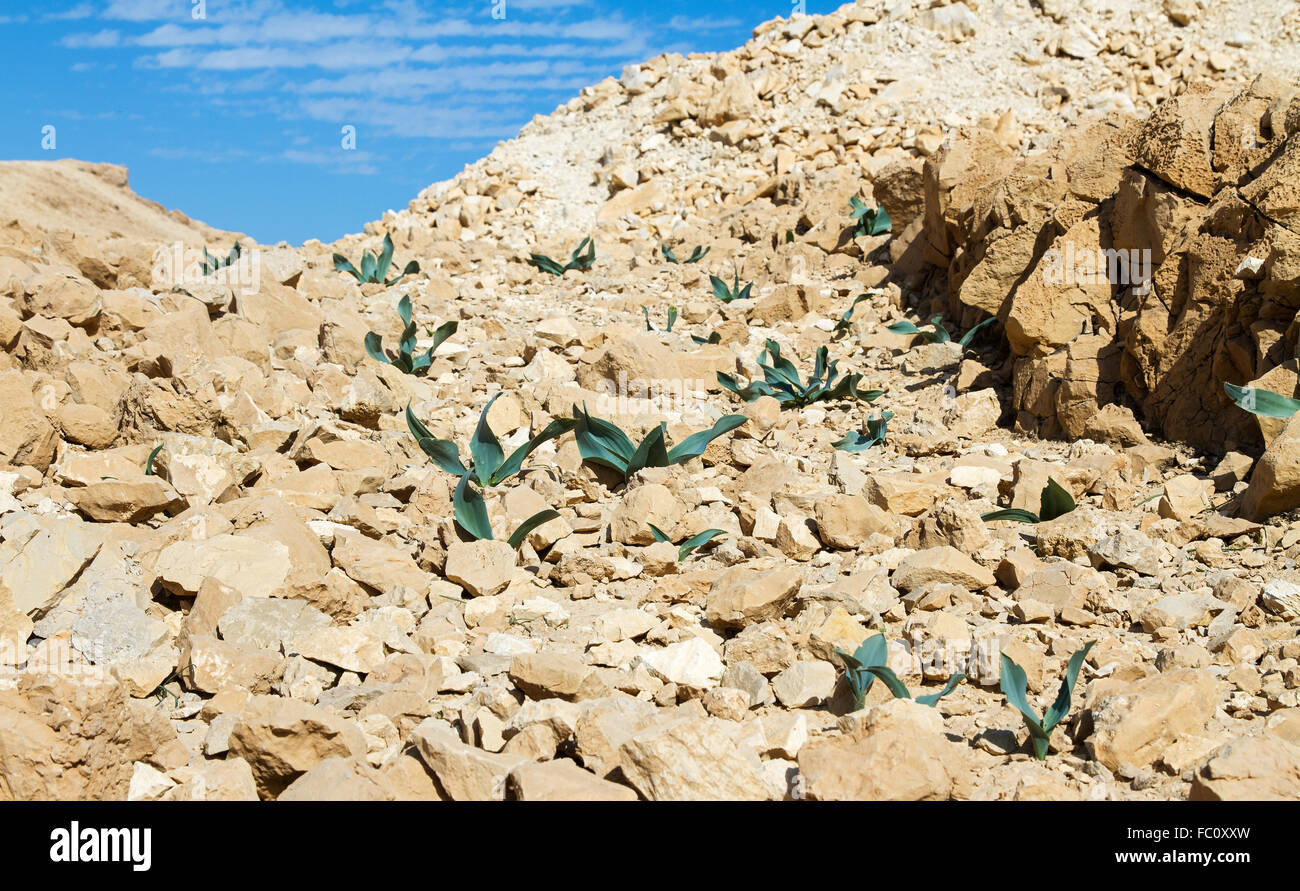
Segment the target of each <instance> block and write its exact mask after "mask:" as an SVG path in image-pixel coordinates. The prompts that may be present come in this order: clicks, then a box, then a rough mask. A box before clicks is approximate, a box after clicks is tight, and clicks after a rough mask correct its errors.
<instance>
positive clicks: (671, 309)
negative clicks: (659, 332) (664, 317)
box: [641, 306, 677, 331]
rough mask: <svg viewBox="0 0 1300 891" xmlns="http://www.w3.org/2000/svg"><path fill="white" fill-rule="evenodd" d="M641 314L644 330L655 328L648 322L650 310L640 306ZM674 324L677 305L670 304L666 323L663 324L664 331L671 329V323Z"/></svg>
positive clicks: (675, 322)
mask: <svg viewBox="0 0 1300 891" xmlns="http://www.w3.org/2000/svg"><path fill="white" fill-rule="evenodd" d="M641 314H642V315H643V316H645V330H647V331H653V330H655V326H654V325H652V324H650V310H648V309H646V308H645V307H644V306H643V307H641ZM675 324H677V307H675V306H670V307H668V324H667V325H665V326H664V330H665V331H671V330H673V325H675Z"/></svg>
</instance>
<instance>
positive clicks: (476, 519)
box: [451, 471, 560, 550]
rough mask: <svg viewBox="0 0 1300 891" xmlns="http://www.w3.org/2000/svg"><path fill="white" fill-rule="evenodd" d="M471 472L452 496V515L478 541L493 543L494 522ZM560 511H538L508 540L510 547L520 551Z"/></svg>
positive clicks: (467, 472)
mask: <svg viewBox="0 0 1300 891" xmlns="http://www.w3.org/2000/svg"><path fill="white" fill-rule="evenodd" d="M470 476H471V473H470V472H469V471H466V472H465V475H464V476H462V477H461V478H460V482H459V483H457V484H456V491H455V493H454V494H453V495H452V496H451V505H452V513H453V514H455V517H456V523H457V525H459V526H460V528H462V529H464V530H465V531H466V532H468V533H469V534H470V535H472V536H474V538H475V539H477V540H478V541H491V540H493V539H492V522H491V520H489V519H488V512H487V505H486V504H485V503H484V501H483V496H482V495H481V494H479V492H478V491H477V490H476V489H475V488H474V487H473V486H471V485H470ZM559 515H560V514H559V512H558V511H555V510H552V509H551V508H547V509H546V510H541V511H538V512H537V513H535V514H533V515H532V516H531V517H529V518H528V519H526V520H524V521H523V522H522V523H520V524H519V527H518V528H517V529H515V531H514V532H513V533H512V534H511V535H510V538H509V539H507V542H508V543H509V545H510V547H512V548H514V549H515V550H519V547H520V546H521V545H522V544H523V543H524V539H526V538H527V537H528V533H530V532H532V531H533V530H534V529H536V528H537V527H538V526H540V525H542V524H543V523H547V522H550V521H551V520H554V519H555V518H556V517H558V516H559Z"/></svg>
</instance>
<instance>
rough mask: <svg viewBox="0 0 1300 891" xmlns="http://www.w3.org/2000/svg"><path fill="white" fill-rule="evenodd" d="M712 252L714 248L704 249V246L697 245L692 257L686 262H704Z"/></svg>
mask: <svg viewBox="0 0 1300 891" xmlns="http://www.w3.org/2000/svg"><path fill="white" fill-rule="evenodd" d="M711 250H713V248H712V247H704V246H703V245H699V244H697V245H696V246H695V250H693V251H691V255H690V256H689V257H687V258H686V262H687V263H698V262H700V261H701V260H703V259H704V257H705V255H707V254H708V253H709V251H711Z"/></svg>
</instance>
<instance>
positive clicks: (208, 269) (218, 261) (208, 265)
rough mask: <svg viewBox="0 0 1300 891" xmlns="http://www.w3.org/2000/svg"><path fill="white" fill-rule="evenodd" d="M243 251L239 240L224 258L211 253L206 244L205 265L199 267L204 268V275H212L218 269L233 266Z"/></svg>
mask: <svg viewBox="0 0 1300 891" xmlns="http://www.w3.org/2000/svg"><path fill="white" fill-rule="evenodd" d="M241 253H242V248H240V246H239V242H237V241H236V242H235V246H234V247H232V248H231V249H230V253H229V254H227V255H226V258H225V259H224V260H223V259H222V258H220V257H214V256H212V255H211V254H209V253H208V249H207V247H206V246H205V247H204V248H203V265H202V266H200V267H199V268H200V269H201V270H203V274H204V275H210V274H212V273H213V272H216V271H217V270H218V269H224V268H226V267H227V266H233V265H234V263H235V261H236V260H238V259H239V256H240V254H241Z"/></svg>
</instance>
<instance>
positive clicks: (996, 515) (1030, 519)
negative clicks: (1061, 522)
mask: <svg viewBox="0 0 1300 891" xmlns="http://www.w3.org/2000/svg"><path fill="white" fill-rule="evenodd" d="M980 519H981V520H983V521H984V522H986V523H992V522H995V521H997V520H1013V521H1014V522H1017V523H1041V522H1042V520H1041V519H1040V518H1039V516H1038V514H1035V513H1032V512H1030V511H1027V510H1024V509H1023V508H1019V507H1008V508H1004V509H1003V510H991V511H989V512H988V513H986V514H980Z"/></svg>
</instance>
